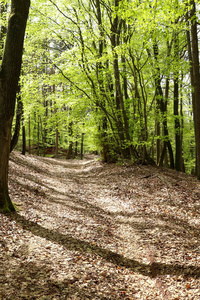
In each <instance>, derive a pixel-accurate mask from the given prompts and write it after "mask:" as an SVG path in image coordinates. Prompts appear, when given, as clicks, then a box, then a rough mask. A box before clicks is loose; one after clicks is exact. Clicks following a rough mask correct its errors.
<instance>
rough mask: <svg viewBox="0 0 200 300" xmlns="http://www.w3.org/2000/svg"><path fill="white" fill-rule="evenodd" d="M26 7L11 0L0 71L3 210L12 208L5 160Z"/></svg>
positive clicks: (18, 0) (0, 195) (20, 0)
mask: <svg viewBox="0 0 200 300" xmlns="http://www.w3.org/2000/svg"><path fill="white" fill-rule="evenodd" d="M29 7H30V1H29V0H12V1H11V13H10V17H9V22H8V31H7V36H6V43H5V48H4V54H3V59H2V65H1V70H0V210H1V211H4V212H9V211H14V210H15V208H14V205H13V204H12V202H11V200H10V197H9V194H8V160H9V153H10V140H11V126H12V120H13V115H14V109H15V101H16V93H17V89H18V81H19V75H20V70H21V63H22V52H23V42H24V34H25V29H26V22H27V18H28V13H29Z"/></svg>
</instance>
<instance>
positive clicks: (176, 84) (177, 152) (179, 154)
mask: <svg viewBox="0 0 200 300" xmlns="http://www.w3.org/2000/svg"><path fill="white" fill-rule="evenodd" d="M174 59H175V62H178V60H179V40H178V34H177V33H175V37H174ZM174 118H175V120H174V123H175V124H174V127H175V169H176V170H177V171H180V170H181V159H182V149H181V128H180V127H181V126H180V120H179V71H178V70H175V72H174Z"/></svg>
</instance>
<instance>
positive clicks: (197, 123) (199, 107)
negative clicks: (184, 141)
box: [190, 0, 200, 179]
mask: <svg viewBox="0 0 200 300" xmlns="http://www.w3.org/2000/svg"><path fill="white" fill-rule="evenodd" d="M190 3H191V5H192V9H191V13H190V18H191V37H192V67H193V88H194V102H193V113H194V128H195V140H196V174H197V178H198V179H200V85H199V82H200V71H199V46H198V30H197V17H196V4H195V1H193V0H191V2H190Z"/></svg>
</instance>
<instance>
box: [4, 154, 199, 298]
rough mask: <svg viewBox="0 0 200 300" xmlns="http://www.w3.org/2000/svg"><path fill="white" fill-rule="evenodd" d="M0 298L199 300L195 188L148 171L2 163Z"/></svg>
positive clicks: (72, 163)
mask: <svg viewBox="0 0 200 300" xmlns="http://www.w3.org/2000/svg"><path fill="white" fill-rule="evenodd" d="M9 187H10V195H11V197H12V200H13V201H14V202H15V203H17V206H18V209H19V211H18V212H17V213H11V214H7V215H5V214H4V215H3V214H1V216H0V299H1V300H18V299H32V300H34V299H36V300H37V299H38V300H50V299H52V300H53V299H54V300H56V299H63V300H65V299H67V300H68V299H69V300H70V299H71V300H75V299H92V300H95V299H113V300H117V299H129V300H131V299H140V300H143V299H152V300H156V299H158V300H161V299H169V300H178V299H184V300H187V299H188V300H192V299H193V300H198V299H200V182H198V181H197V180H196V179H195V178H194V177H192V176H189V175H186V174H183V173H178V172H176V171H172V170H168V169H164V168H157V167H153V166H141V165H135V166H128V165H127V166H120V165H117V164H102V163H101V162H100V161H98V160H97V159H96V157H95V156H89V157H87V158H85V159H84V160H82V161H80V160H61V159H52V158H43V157H36V156H33V155H26V156H22V155H21V154H20V153H18V152H14V153H12V154H11V157H10V167H9Z"/></svg>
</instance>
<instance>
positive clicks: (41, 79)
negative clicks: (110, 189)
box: [1, 0, 200, 178]
mask: <svg viewBox="0 0 200 300" xmlns="http://www.w3.org/2000/svg"><path fill="white" fill-rule="evenodd" d="M3 2H5V1H3ZM198 9H199V7H198V5H197V8H195V1H178V0H173V1H172V0H166V1H159V0H156V1H149V0H146V1H131V0H127V1H119V0H118V1H117V0H115V1H107V0H105V1H103V0H102V1H100V0H99V1H98V0H87V1H86V0H75V1H74V0H73V1H70V0H69V1H67V2H66V1H62V0H60V1H53V0H52V1H51V0H50V1H40V0H38V1H37V0H33V1H32V2H31V9H30V14H29V20H28V24H27V29H26V36H25V44H24V51H23V64H22V70H21V77H20V91H18V97H17V101H18V105H17V112H18V114H19V118H18V119H17V122H19V119H20V118H21V123H22V128H23V130H22V131H21V134H20V141H19V144H18V145H21V146H20V147H21V148H22V147H24V151H28V152H29V153H33V152H35V153H36V154H37V155H45V154H49V153H51V152H52V153H53V154H54V155H55V156H56V157H57V156H58V155H59V154H63V155H65V157H66V158H72V157H77V155H78V154H79V155H81V156H82V152H83V150H84V151H85V152H86V153H87V152H92V151H95V152H98V153H100V154H101V158H102V160H103V161H104V162H117V161H123V160H126V159H130V160H132V161H133V162H134V161H139V162H142V163H147V162H150V163H155V164H157V165H159V166H163V165H164V166H166V167H170V168H175V169H176V170H178V171H183V172H187V173H190V174H196V175H197V176H198V178H200V174H199V168H200V167H199V158H198V156H199V155H198V154H199V153H200V151H198V150H197V149H199V146H198V142H199V140H200V138H199V128H200V125H199V120H200V118H199V103H200V101H199V93H198V82H199V70H198V65H199V62H198V60H199V58H198V43H197V42H198V29H197V26H198V14H199V11H198ZM196 10H197V12H196ZM8 12H9V6H7V5H6V4H5V6H2V12H1V14H2V17H3V20H5V22H6V20H7V13H8ZM4 32H5V28H4V27H3V26H2V27H1V40H2V41H3V36H4ZM195 34H196V35H195ZM196 55H197V57H196ZM196 66H197V68H196ZM196 69H197V72H196ZM196 73H197V74H196ZM195 97H196V102H197V103H196V108H194V107H195ZM195 113H196V114H197V116H195ZM195 122H196V123H195ZM16 126H18V125H16ZM14 127H15V124H13V130H14ZM23 135H24V136H23ZM195 137H196V138H195ZM23 142H24V145H23V146H22V143H23ZM25 142H26V145H25ZM196 153H197V154H196Z"/></svg>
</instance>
